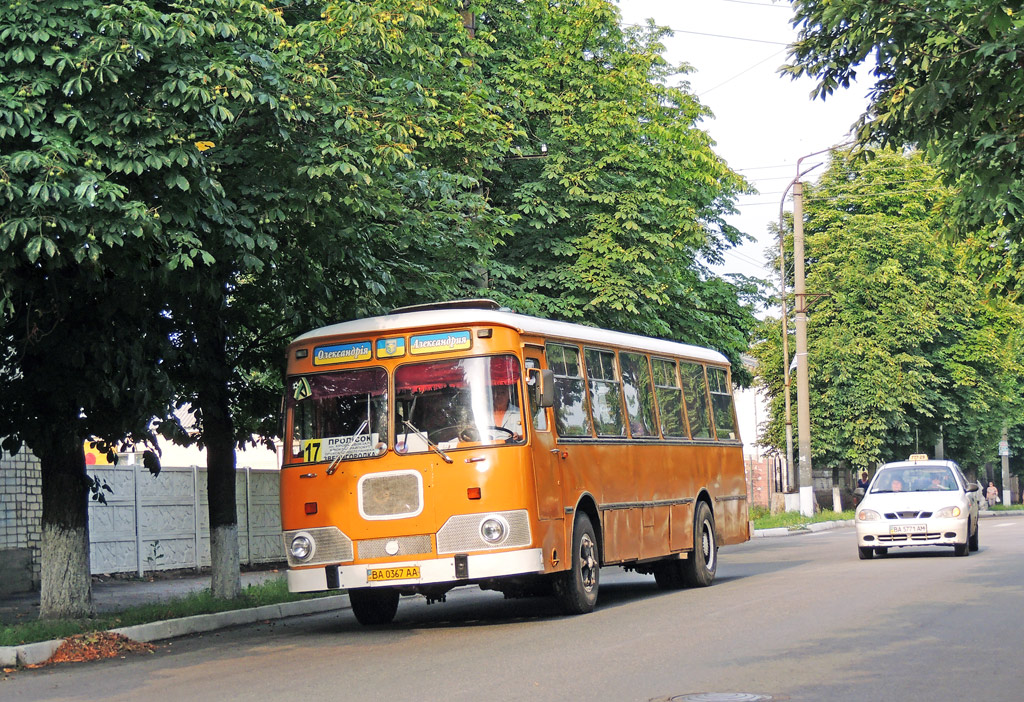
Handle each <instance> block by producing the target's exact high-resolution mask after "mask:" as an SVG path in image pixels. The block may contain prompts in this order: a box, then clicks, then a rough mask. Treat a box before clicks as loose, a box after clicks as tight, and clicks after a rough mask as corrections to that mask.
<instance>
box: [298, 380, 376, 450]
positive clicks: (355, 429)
mask: <svg viewBox="0 0 1024 702" xmlns="http://www.w3.org/2000/svg"><path fill="white" fill-rule="evenodd" d="M288 383H289V385H288V409H289V411H290V412H291V415H292V442H291V450H292V455H293V456H302V457H303V458H304V459H305V460H306V461H307V462H314V461H337V462H340V461H347V460H353V459H357V458H372V457H375V456H380V455H383V454H384V453H385V452H386V451H387V448H388V447H387V439H388V424H387V421H388V414H387V404H388V376H387V372H385V370H384V369H383V368H359V369H354V370H344V371H333V372H329V373H318V374H316V375H303V376H298V377H293V378H290V379H289V381H288Z"/></svg>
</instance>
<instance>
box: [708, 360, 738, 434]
mask: <svg viewBox="0 0 1024 702" xmlns="http://www.w3.org/2000/svg"><path fill="white" fill-rule="evenodd" d="M708 385H710V386H711V416H712V418H713V419H714V424H715V435H716V436H717V437H718V438H719V440H725V439H735V438H736V417H735V414H734V412H733V400H732V393H731V392H730V389H729V378H728V376H727V375H726V372H725V369H724V368H711V367H709V368H708Z"/></svg>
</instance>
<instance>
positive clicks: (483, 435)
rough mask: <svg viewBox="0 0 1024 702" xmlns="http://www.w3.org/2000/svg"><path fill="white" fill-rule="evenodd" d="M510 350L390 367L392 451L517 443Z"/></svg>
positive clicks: (519, 429)
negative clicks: (392, 378) (392, 383)
mask: <svg viewBox="0 0 1024 702" xmlns="http://www.w3.org/2000/svg"><path fill="white" fill-rule="evenodd" d="M519 378H520V367H519V361H518V360H517V359H516V357H515V356H489V357H473V358H459V359H448V360H440V361H432V362H428V363H413V364H407V365H404V366H400V367H399V368H398V369H397V370H396V371H395V420H394V424H395V451H396V452H398V453H421V452H425V451H430V450H433V447H436V448H438V449H440V450H442V451H447V450H449V449H455V448H460V447H462V448H465V447H469V446H481V445H484V446H489V445H497V444H514V443H522V442H523V440H524V436H525V432H524V431H523V422H522V415H521V413H520V408H521V407H522V403H521V402H520V399H519Z"/></svg>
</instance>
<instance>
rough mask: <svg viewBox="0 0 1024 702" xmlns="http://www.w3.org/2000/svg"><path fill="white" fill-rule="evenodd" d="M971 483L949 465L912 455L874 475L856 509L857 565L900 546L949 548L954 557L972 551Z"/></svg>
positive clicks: (974, 537) (975, 539)
mask: <svg viewBox="0 0 1024 702" xmlns="http://www.w3.org/2000/svg"><path fill="white" fill-rule="evenodd" d="M978 489H979V488H978V485H977V483H970V482H968V481H967V479H966V478H965V477H964V474H963V472H962V471H961V470H960V466H958V465H957V464H956V463H955V462H953V461H941V460H929V459H928V457H927V456H924V455H920V454H915V455H913V456H911V457H910V460H908V461H898V462H896V463H886V464H885V465H884V466H882V467H881V468H879V469H878V472H877V473H875V477H874V478H872V479H871V482H870V484H869V485H868V487H867V491H866V492H865V494H864V499H863V500H861V502H860V504H858V505H857V517H856V526H857V551H858V554H859V555H860V557H861V559H867V558H871V557H872V556H874V555H875V554H876V553H877V554H879V555H882V554H885V553H887V552H888V550H889V549H890V548H902V547H906V546H952V547H953V553H954V554H955V555H957V556H966V555H967V554H968V553H969V552H970V551H977V550H978V502H977V500H975V499H974V495H972V494H970V493H975V492H977V491H978Z"/></svg>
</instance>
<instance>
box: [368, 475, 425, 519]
mask: <svg viewBox="0 0 1024 702" xmlns="http://www.w3.org/2000/svg"><path fill="white" fill-rule="evenodd" d="M359 483H360V486H359V506H360V510H361V511H362V513H363V517H365V518H367V519H387V518H388V517H412V516H415V515H417V514H419V513H420V512H421V511H422V509H423V500H422V490H421V489H420V486H421V485H422V483H421V477H420V475H419V473H416V472H415V471H403V472H397V473H380V474H374V475H368V476H365V477H363V478H362V479H361V480H360V481H359Z"/></svg>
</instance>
